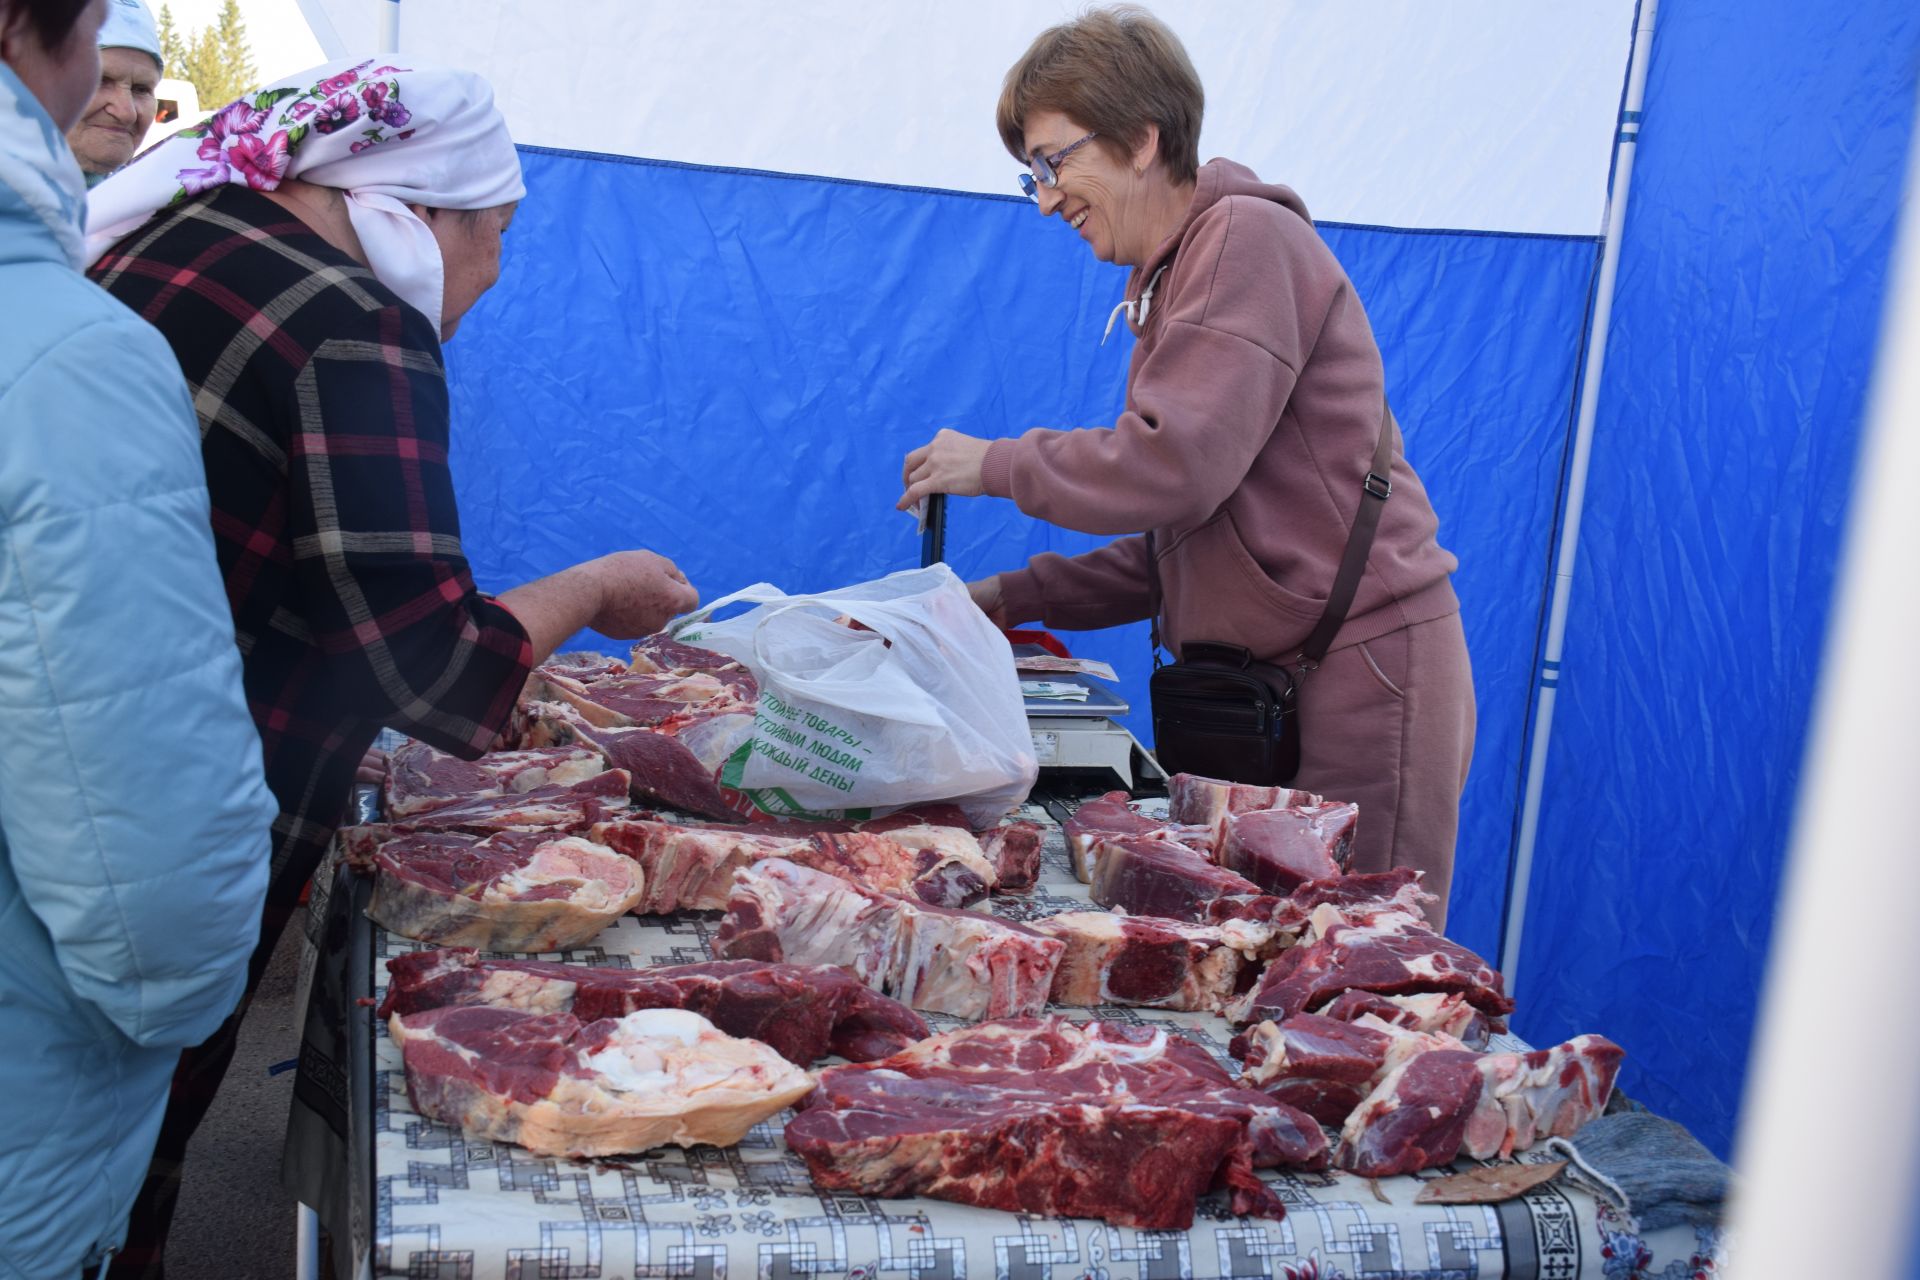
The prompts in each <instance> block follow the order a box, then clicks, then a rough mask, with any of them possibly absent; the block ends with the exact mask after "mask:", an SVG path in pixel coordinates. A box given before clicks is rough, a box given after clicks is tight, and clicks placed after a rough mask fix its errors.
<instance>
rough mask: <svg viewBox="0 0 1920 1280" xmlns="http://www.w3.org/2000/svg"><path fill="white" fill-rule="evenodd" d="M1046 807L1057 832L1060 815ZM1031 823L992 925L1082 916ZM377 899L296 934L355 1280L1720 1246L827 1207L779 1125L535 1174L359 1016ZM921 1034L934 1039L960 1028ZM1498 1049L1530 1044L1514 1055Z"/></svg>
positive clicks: (307, 1045)
mask: <svg viewBox="0 0 1920 1280" xmlns="http://www.w3.org/2000/svg"><path fill="white" fill-rule="evenodd" d="M1048 807H1049V808H1051V809H1052V811H1053V813H1054V814H1055V815H1057V814H1059V813H1060V812H1061V805H1060V804H1059V803H1058V802H1055V803H1053V804H1051V805H1049V806H1048ZM1021 816H1023V817H1026V818H1029V819H1031V820H1034V821H1037V822H1041V823H1043V824H1044V825H1046V827H1047V828H1048V832H1047V842H1046V846H1045V851H1044V854H1043V860H1044V861H1043V870H1042V875H1041V881H1040V884H1039V885H1038V886H1036V888H1035V889H1034V890H1033V892H1032V893H1030V894H1026V895H1008V896H1004V897H996V898H995V899H994V900H993V902H992V910H993V911H994V913H995V914H997V915H1000V916H1003V917H1006V918H1009V919H1014V920H1022V921H1024V920H1031V919H1035V918H1037V917H1040V916H1047V915H1053V914H1055V913H1057V912H1061V911H1070V910H1082V909H1086V908H1087V907H1088V905H1089V903H1088V898H1087V888H1086V886H1085V885H1083V884H1081V883H1079V882H1078V881H1077V880H1075V879H1074V877H1073V873H1072V870H1071V868H1070V866H1069V864H1068V861H1067V854H1066V846H1065V841H1064V838H1063V837H1062V835H1061V832H1060V830H1059V826H1058V824H1057V822H1056V821H1054V819H1053V817H1050V816H1049V813H1048V812H1047V808H1043V807H1042V806H1041V805H1039V804H1031V805H1029V806H1028V807H1027V809H1026V810H1025V811H1024V812H1023V814H1022V815H1021ZM368 894H369V885H368V882H367V881H365V880H362V879H359V878H358V877H355V876H353V875H352V874H350V873H348V872H347V871H346V870H345V868H338V869H337V870H335V871H333V872H332V873H331V874H330V875H326V876H322V877H319V878H317V880H316V897H315V901H314V903H313V907H312V910H311V912H310V925H309V936H310V937H311V938H312V939H313V940H314V941H315V943H316V948H317V957H318V963H317V964H316V965H315V966H314V979H313V986H312V994H311V998H310V1000H309V1002H308V1006H307V1013H306V1019H305V1029H306V1035H305V1041H304V1043H303V1045H302V1052H301V1072H300V1081H299V1083H298V1084H297V1085H296V1090H295V1099H296V1101H295V1107H294V1117H293V1123H292V1126H291V1128H290V1132H289V1150H288V1165H289V1170H290V1176H291V1178H292V1180H293V1181H294V1183H295V1190H296V1192H297V1194H299V1196H300V1198H301V1200H302V1201H303V1203H306V1204H309V1205H312V1206H314V1207H315V1208H316V1209H317V1210H319V1212H320V1216H321V1219H322V1221H323V1222H326V1223H327V1224H328V1226H329V1229H330V1230H331V1231H332V1233H333V1236H334V1239H335V1240H336V1241H342V1240H351V1241H352V1250H351V1254H352V1257H353V1258H354V1259H355V1260H356V1261H357V1262H359V1263H360V1265H359V1266H356V1267H354V1269H353V1272H352V1273H353V1274H371V1275H373V1276H407V1277H433V1278H436V1280H438V1278H442V1277H444V1278H446V1280H452V1278H454V1277H459V1278H460V1280H536V1278H538V1280H563V1278H575V1277H578V1278H587V1277H618V1276H628V1277H644V1278H647V1280H727V1278H728V1277H733V1278H734V1280H741V1278H743V1277H753V1278H755V1280H815V1278H817V1277H827V1276H836V1277H837V1276H849V1277H859V1278H860V1280H881V1278H883V1277H900V1278H901V1280H958V1278H959V1277H984V1276H989V1275H991V1276H995V1277H1008V1278H1010V1280H1070V1278H1071V1277H1078V1276H1099V1277H1112V1278H1113V1280H1123V1278H1126V1277H1139V1278H1140V1280H1174V1278H1179V1280H1187V1278H1190V1277H1192V1278H1197V1277H1228V1276H1232V1277H1242V1276H1248V1277H1250V1276H1270V1277H1274V1278H1275V1280H1334V1278H1335V1277H1356V1278H1357V1277H1367V1276H1393V1277H1400V1278H1404V1280H1414V1278H1420V1280H1425V1278H1428V1277H1431V1278H1433V1280H1441V1278H1442V1277H1445V1278H1447V1280H1481V1278H1485V1280H1492V1278H1495V1277H1506V1278H1509V1280H1576V1278H1578V1277H1588V1276H1593V1277H1600V1276H1605V1277H1609V1278H1613V1277H1621V1278H1627V1277H1634V1278H1638V1277H1648V1278H1652V1277H1660V1278H1661V1280H1681V1278H1684V1277H1692V1276H1694V1275H1696V1274H1698V1273H1700V1270H1701V1268H1700V1264H1701V1262H1702V1260H1703V1258H1705V1257H1710V1256H1711V1252H1712V1249H1713V1247H1714V1242H1713V1241H1712V1240H1711V1239H1706V1238H1702V1237H1701V1236H1700V1235H1698V1234H1697V1233H1696V1232H1694V1231H1692V1230H1690V1229H1687V1228H1673V1229H1670V1230H1667V1231H1665V1232H1660V1233H1654V1234H1648V1235H1645V1236H1641V1235H1637V1234H1635V1233H1634V1229H1633V1224H1632V1223H1631V1221H1630V1220H1627V1219H1625V1218H1623V1217H1622V1216H1620V1215H1618V1214H1616V1213H1615V1212H1614V1211H1613V1210H1612V1209H1611V1208H1610V1207H1609V1206H1607V1205H1606V1204H1605V1203H1604V1202H1601V1201H1597V1200H1596V1199H1595V1198H1594V1197H1593V1196H1591V1195H1589V1194H1587V1193H1586V1192H1585V1191H1584V1190H1581V1189H1579V1188H1577V1187H1574V1186H1571V1185H1569V1184H1568V1183H1567V1182H1566V1180H1565V1179H1564V1178H1562V1179H1558V1180H1556V1181H1554V1182H1553V1183H1550V1184H1548V1185H1546V1186H1544V1187H1540V1188H1537V1189H1536V1190H1534V1191H1532V1192H1529V1193H1528V1194H1526V1195H1525V1196H1523V1197H1521V1198H1519V1199H1515V1200H1510V1201H1506V1202H1504V1203H1501V1204H1496V1205H1423V1204H1416V1203H1415V1202H1414V1197H1415V1194H1416V1193H1417V1192H1418V1191H1419V1189H1420V1185H1421V1183H1422V1182H1423V1181H1425V1180H1429V1179H1432V1178H1436V1177H1440V1176H1443V1175H1444V1174H1446V1173H1448V1172H1452V1171H1453V1170H1434V1171H1430V1172H1427V1173H1425V1174H1421V1175H1416V1176H1410V1177H1397V1178H1383V1179H1378V1180H1369V1179H1365V1178H1359V1177H1356V1176H1353V1175H1349V1174H1344V1173H1340V1172H1337V1171H1327V1172H1324V1173H1300V1172H1293V1171H1266V1172H1265V1173H1263V1175H1262V1176H1263V1177H1266V1178H1268V1179H1270V1181H1271V1183H1272V1186H1273V1189H1274V1191H1275V1192H1276V1193H1277V1194H1278V1195H1279V1197H1280V1199H1281V1200H1282V1201H1283V1202H1284V1203H1285V1204H1286V1206H1287V1216H1286V1217H1285V1218H1284V1219H1282V1220H1278V1221H1275V1220H1270V1219H1264V1218H1236V1217H1234V1216H1233V1215H1231V1214H1230V1213H1228V1212H1227V1211H1226V1209H1225V1205H1224V1197H1223V1196H1221V1195H1218V1194H1216V1195H1212V1196H1208V1197H1205V1198H1203V1199H1202V1200H1201V1201H1200V1204H1199V1207H1198V1210H1197V1212H1196V1214H1195V1218H1194V1224H1193V1226H1192V1227H1191V1228H1190V1229H1188V1230H1186V1231H1147V1230H1134V1229H1131V1228H1125V1227H1113V1226H1109V1225H1107V1224H1105V1223H1103V1222H1099V1221H1097V1220H1089V1219H1062V1218H1048V1217H1044V1216H1037V1215H1027V1214H1015V1213H1006V1212H1000V1211H996V1210H989V1209H976V1208H973V1207H971V1206H968V1205H962V1204H955V1203H952V1202H949V1201H944V1200H932V1199H897V1200H881V1199H873V1198H869V1197H865V1196H858V1195H850V1194H846V1193H839V1192H823V1191H818V1190H815V1189H814V1187H813V1186H812V1184H811V1183H810V1181H809V1180H808V1177H807V1172H806V1168H805V1166H804V1165H803V1164H802V1163H801V1161H800V1160H799V1158H798V1157H796V1156H793V1155H791V1154H790V1153H788V1151H787V1150H786V1146H785V1143H784V1142H783V1140H782V1138H781V1132H782V1128H783V1126H784V1124H785V1120H786V1114H787V1113H783V1114H782V1115H781V1116H778V1117H775V1118H774V1119H772V1120H770V1121H768V1122H767V1123H764V1124H761V1125H758V1126H756V1127H755V1128H754V1129H753V1130H752V1132H751V1133H749V1134H748V1136H747V1138H746V1139H745V1140H744V1141H743V1142H741V1143H740V1144H739V1145H738V1146H736V1147H732V1148H726V1149H721V1148H716V1147H695V1148H691V1149H682V1148H678V1147H666V1148H662V1149H660V1150H656V1151H650V1152H646V1153H644V1154H641V1155H636V1156H633V1157H630V1158H623V1159H609V1160H597V1161H574V1160H562V1159H548V1158H544V1157H540V1156H535V1155H532V1154H531V1153H529V1152H527V1151H525V1150H523V1149H522V1148H519V1147H517V1146H514V1145H511V1144H508V1143H495V1142H485V1141H469V1140H467V1139H465V1138H463V1137H462V1136H461V1135H460V1134H459V1133H458V1132H455V1131H454V1130H451V1129H449V1128H448V1127H447V1126H445V1125H442V1124H439V1123H436V1122H434V1121H431V1120H427V1119H424V1118H422V1117H421V1116H419V1115H417V1114H415V1112H414V1111H413V1110H412V1108H411V1107H410V1106H409V1104H408V1100H407V1091H406V1079H405V1074H404V1072H403V1070H402V1067H401V1062H400V1054H399V1051H398V1049H397V1048H396V1047H395V1046H394V1045H393V1044H392V1042H391V1041H390V1040H389V1039H388V1038H387V1032H386V1028H385V1026H384V1025H380V1024H379V1022H378V1020H377V1019H375V1018H373V1016H372V1012H371V1009H370V1007H369V1004H370V1003H371V1002H372V1001H373V1000H376V999H377V998H378V997H379V996H380V995H382V994H383V993H384V991H385V988H386V965H385V962H386V960H388V959H389V958H391V957H393V956H395V955H399V954H401V953H403V952H406V951H411V950H417V949H420V948H421V946H422V944H420V943H416V942H413V941H411V940H409V939H407V938H403V937H400V936H398V935H395V934H390V933H388V932H387V931H385V930H383V929H381V928H379V927H378V926H376V925H374V924H372V923H371V922H370V921H368V920H367V919H366V915H365V907H366V900H367V897H368ZM719 923H720V913H718V912H682V913H679V914H677V915H673V916H646V917H635V916H628V917H624V918H622V919H621V920H619V921H617V922H616V923H615V924H614V925H613V926H612V927H611V928H609V929H607V930H605V931H604V932H602V933H601V934H600V936H599V937H598V938H596V939H595V941H594V944H593V945H592V946H589V947H581V948H576V949H574V950H571V951H565V952H558V953H549V954H546V955H543V956H541V957H540V958H542V959H556V960H562V961H566V962H568V963H572V964H589V965H611V966H614V967H620V968H626V967H638V966H643V965H649V964H687V963H692V962H696V961H701V960H706V959H710V958H711V956H710V954H709V947H710V945H711V943H712V940H713V937H714V934H715V933H716V932H717V930H718V928H719ZM1063 1012H1066V1013H1068V1014H1070V1015H1071V1016H1073V1017H1075V1018H1086V1017H1095V1018H1100V1019H1103V1020H1111V1021H1118V1022H1127V1023H1134V1024H1155V1025H1165V1026H1167V1027H1169V1028H1170V1029H1177V1030H1178V1031H1179V1032H1180V1033H1181V1034H1183V1035H1186V1036H1188V1037H1190V1038H1191V1039H1193V1040H1194V1041H1196V1042H1198V1043H1199V1044H1201V1045H1202V1046H1204V1047H1205V1048H1206V1049H1207V1050H1209V1051H1210V1052H1212V1053H1213V1054H1214V1055H1215V1056H1216V1057H1218V1058H1220V1059H1221V1060H1222V1061H1223V1062H1229V1060H1228V1059H1227V1056H1226V1054H1227V1044H1228V1040H1229V1038H1230V1037H1231V1035H1232V1028H1230V1027H1229V1026H1228V1024H1227V1023H1226V1021H1225V1020H1224V1019H1222V1018H1220V1017H1217V1016H1214V1015H1210V1014H1201V1013H1167V1012H1162V1011H1159V1010H1150V1009H1134V1008H1125V1007H1109V1008H1102V1009H1093V1010H1088V1009H1073V1010H1063ZM925 1016H926V1019H927V1021H928V1023H929V1024H930V1025H931V1026H932V1027H933V1028H934V1030H935V1031H943V1030H948V1029H950V1028H952V1027H956V1026H961V1025H964V1022H963V1020H961V1019H958V1018H952V1017H947V1016H945V1015H941V1014H926V1015H925ZM1601 1030H1604V1028H1602V1029H1601ZM1496 1047H1504V1048H1522V1047H1524V1046H1522V1045H1521V1044H1520V1042H1519V1041H1517V1040H1513V1039H1511V1038H1510V1037H1508V1038H1504V1042H1500V1041H1497V1042H1496ZM1229 1065H1231V1064H1230V1062H1229ZM1540 1158H1545V1157H1544V1156H1541V1157H1540ZM1475 1163H1477V1162H1473V1161H1462V1162H1460V1164H1459V1165H1457V1166H1455V1168H1456V1169H1464V1168H1468V1167H1472V1165H1473V1164H1475ZM346 1252H347V1251H344V1250H342V1251H340V1252H339V1255H338V1259H337V1260H338V1261H344V1260H345V1257H346ZM1708 1265H1711V1264H1708ZM340 1274H349V1273H348V1272H345V1271H342V1272H340Z"/></svg>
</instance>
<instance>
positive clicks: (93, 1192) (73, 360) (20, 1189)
mask: <svg viewBox="0 0 1920 1280" xmlns="http://www.w3.org/2000/svg"><path fill="white" fill-rule="evenodd" d="M104 10H105V4H104V0H0V299H5V305H4V306H0V1277H31V1278H32V1280H40V1278H41V1277H61V1278H62V1280H66V1278H70V1277H73V1276H75V1275H78V1274H79V1273H80V1272H81V1270H82V1268H83V1267H86V1268H90V1267H97V1266H98V1265H99V1264H100V1263H101V1262H102V1261H103V1260H104V1259H105V1258H106V1257H107V1255H108V1254H109V1253H111V1251H112V1250H113V1249H114V1247H115V1246H116V1245H117V1244H118V1243H119V1241H120V1240H121V1238H122V1235H123V1233H124V1230H125V1227H126V1216H127V1208H128V1206H129V1205H130V1204H131V1203H132V1201H133V1197H134V1193H135V1192H136V1191H137V1190H138V1188H139V1182H140V1179H141V1177H142V1175H143V1174H144V1173H145V1171H146V1167H147V1158H148V1156H149V1154H150V1153H151V1151H152V1149H153V1143H154V1136H155V1133H156V1131H157V1129H158V1127H159V1124H160V1114H161V1108H162V1106H163V1104H164V1103H165V1101H166V1095H167V1085H168V1080H169V1078H170V1077H171V1075H172V1073H173V1066H174V1062H175V1060H176V1059H177V1058H178V1057H179V1051H180V1049H181V1048H183V1047H185V1046H187V1045H193V1044H198V1043H199V1042H200V1041H201V1040H204V1039H205V1038H206V1037H207V1035H208V1034H209V1033H211V1032H212V1031H213V1030H214V1028H215V1027H217V1026H218V1025H219V1024H220V1022H221V1020H222V1019H223V1018H225V1017H226V1015H227V1014H228V1012H230V1011H231V1010H232V1008H233V1006H234V1003H235V1001H236V1000H237V999H238V997H239V995H240V990H241V986H242V983H243V981H244V979H245V976H246V973H245V971H246V963H247V954H248V952H249V951H250V950H251V949H252V947H253V943H254V938H255V936H256V934H257V933H258V931H259V922H260V902H261V895H262V894H263V892H264V890H265V886H266V880H267V848H268V827H269V825H270V824H271V822H272V821H273V816H274V813H275V805H274V803H273V799H272V797H271V796H270V795H269V794H268V792H267V788H266V784H265V782H264V780H263V779H262V777H261V771H260V742H259V738H258V737H257V736H256V734H255V731H254V727H253V722H252V720H251V719H250V718H249V716H248V714H247V708H246V705H245V703H244V700H243V698H242V694H241V688H240V655H239V652H238V651H237V649H236V648H235V646H234V639H233V619H232V616H231V614H230V613H229V611H228V608H227V601H226V598H225V593H224V591H223V590H222V587H221V582H220V574H219V570H218V568H217V567H216V565H215V562H214V553H213V541H212V536H211V533H210V530H209V525H208V520H209V516H208V503H207V491H206V481H205V473H204V471H203V469H202V467H201V462H200V441H199V432H198V429H197V427H196V426H195V422H194V416H193V409H192V405H191V403H190V402H189V400H188V397H187V389H186V384H185V381H184V380H183V379H182V378H181V376H180V370H179V367H178V366H177V365H176V364H175V363H174V359H173V354H172V351H171V350H170V349H169V348H168V346H167V344H166V341H165V340H164V339H162V338H161V337H160V335H159V334H158V333H157V332H155V331H154V330H153V329H152V328H151V327H150V326H148V325H147V324H146V323H145V322H144V321H142V320H140V319H139V318H138V317H136V316H135V315H134V314H133V313H132V312H130V311H128V310H127V309H126V308H125V307H123V306H122V305H121V304H120V303H118V302H116V301H114V299H113V298H111V297H110V296H108V295H107V294H106V293H105V292H104V291H102V290H101V289H99V288H97V287H95V286H94V285H93V284H91V283H89V282H88V281H87V280H86V279H85V278H84V277H83V276H82V275H81V274H80V272H79V270H78V269H77V267H78V264H79V262H80V254H81V225H82V220H83V219H82V210H83V203H84V199H85V186H84V184H83V181H82V179H81V175H80V169H79V167H78V165H77V164H76V163H75V162H74V159H73V156H72V155H71V153H69V152H68V150H67V147H66V143H65V141H64V140H63V135H64V134H65V133H66V131H67V129H68V128H69V127H70V126H71V125H72V124H73V122H74V120H75V119H76V118H77V117H78V115H79V113H80V111H81V110H82V109H83V108H84V107H85V106H86V104H87V101H88V99H89V97H90V96H91V95H92V93H93V90H94V88H95V87H96V84H97V82H98V79H99V74H100V73H99V62H98V52H97V50H96V48H95V44H94V36H95V32H96V31H97V30H98V28H99V26H100V21H101V18H102V16H103V14H104Z"/></svg>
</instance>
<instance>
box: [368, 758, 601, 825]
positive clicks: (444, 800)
mask: <svg viewBox="0 0 1920 1280" xmlns="http://www.w3.org/2000/svg"><path fill="white" fill-rule="evenodd" d="M606 767H607V762H606V759H605V757H603V756H602V755H601V754H600V753H599V752H597V751H589V750H586V749H585V748H582V747H561V748H548V749H545V750H539V751H493V752H489V753H487V754H486V755H484V756H481V757H480V758H479V759H478V760H462V759H461V758H460V757H458V756H451V755H448V754H447V753H446V752H444V751H436V750H435V749H434V748H432V747H430V746H428V745H427V744H426V743H424V742H414V741H408V742H406V743H404V744H402V745H401V746H399V747H397V748H395V749H394V751H393V753H392V754H391V755H390V756H389V757H388V758H387V778H386V783H385V787H384V792H385V800H386V812H387V816H388V817H389V818H391V819H394V820H404V819H406V818H408V817H411V816H413V815H416V814H420V813H425V812H426V811H427V810H429V809H439V808H444V807H445V806H447V805H449V804H452V803H454V802H455V801H459V800H486V799H492V798H493V797H496V796H506V795H524V794H525V793H527V792H529V791H532V790H534V789H535V788H536V787H544V786H548V785H557V786H567V785H569V784H571V783H575V782H579V781H581V780H582V779H584V778H591V777H592V776H593V775H594V774H596V773H600V772H602V771H603V770H605V769H606Z"/></svg>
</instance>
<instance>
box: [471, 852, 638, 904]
mask: <svg viewBox="0 0 1920 1280" xmlns="http://www.w3.org/2000/svg"><path fill="white" fill-rule="evenodd" d="M640 882H641V872H640V864H639V863H637V862H635V861H634V860H633V859H631V858H628V857H625V856H623V855H621V854H617V853H614V852H613V851H612V850H610V849H607V848H604V847H602V846H600V845H596V844H591V843H589V842H588V841H585V840H555V841H554V842H552V843H551V844H545V845H542V846H540V848H539V849H538V850H537V851H535V853H534V855H533V857H532V858H531V859H530V860H529V861H528V862H527V864H526V865H525V866H523V867H521V868H519V869H518V870H515V871H510V872H508V873H507V874H506V875H503V876H501V877H500V878H499V879H497V880H495V881H494V882H493V883H492V884H490V885H488V886H487V891H486V892H485V893H484V894H482V895H481V898H480V900H481V901H482V902H519V901H521V900H522V899H524V898H525V897H526V896H527V895H528V894H529V893H531V892H532V891H534V890H536V889H544V888H547V887H549V886H552V885H571V886H574V889H573V892H571V893H570V894H568V895H567V900H568V901H569V902H571V903H572V904H573V905H574V906H575V907H578V908H580V909H582V910H585V911H605V912H609V913H611V912H612V911H613V910H614V908H615V907H617V906H618V907H620V909H621V910H625V909H626V908H625V907H624V906H621V905H620V904H622V903H626V902H629V901H631V900H632V898H633V897H634V896H635V895H636V894H637V893H638V892H639V890H640Z"/></svg>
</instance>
